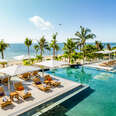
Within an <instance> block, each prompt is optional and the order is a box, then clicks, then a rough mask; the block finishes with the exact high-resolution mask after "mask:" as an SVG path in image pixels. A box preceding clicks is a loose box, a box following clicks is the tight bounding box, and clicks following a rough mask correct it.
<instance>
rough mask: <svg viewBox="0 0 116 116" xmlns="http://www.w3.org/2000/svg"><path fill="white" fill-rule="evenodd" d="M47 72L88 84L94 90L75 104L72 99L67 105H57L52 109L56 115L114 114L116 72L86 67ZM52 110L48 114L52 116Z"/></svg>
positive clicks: (115, 105)
mask: <svg viewBox="0 0 116 116" xmlns="http://www.w3.org/2000/svg"><path fill="white" fill-rule="evenodd" d="M47 73H49V74H52V75H56V76H59V77H62V78H65V79H69V80H72V81H76V82H80V83H84V84H88V85H90V87H91V88H92V89H93V90H94V92H92V93H91V94H90V95H89V96H87V97H86V98H85V99H83V100H82V101H81V102H78V103H77V104H76V100H72V101H71V102H70V103H69V104H67V105H66V104H61V105H60V106H58V107H57V108H56V109H55V110H54V111H53V112H55V115H56V116H116V73H110V72H107V71H102V70H96V69H93V68H88V67H83V68H82V67H80V68H70V67H67V68H59V69H55V70H50V71H47ZM77 100H78V99H77ZM73 104H74V105H73ZM53 112H49V113H48V115H50V116H53V115H54V113H53ZM45 115H46V116H47V114H45Z"/></svg>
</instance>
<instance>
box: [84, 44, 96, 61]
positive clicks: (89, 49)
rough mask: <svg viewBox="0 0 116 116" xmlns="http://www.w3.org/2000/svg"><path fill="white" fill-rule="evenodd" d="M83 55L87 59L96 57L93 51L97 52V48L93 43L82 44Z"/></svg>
mask: <svg viewBox="0 0 116 116" xmlns="http://www.w3.org/2000/svg"><path fill="white" fill-rule="evenodd" d="M83 49H84V51H85V57H86V58H87V59H88V60H89V59H94V58H96V55H95V52H97V48H96V46H95V45H91V44H87V45H85V46H84V48H83Z"/></svg>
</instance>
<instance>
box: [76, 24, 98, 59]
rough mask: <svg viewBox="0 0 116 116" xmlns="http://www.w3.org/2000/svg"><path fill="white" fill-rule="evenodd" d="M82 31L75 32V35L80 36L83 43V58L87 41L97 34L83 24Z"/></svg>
mask: <svg viewBox="0 0 116 116" xmlns="http://www.w3.org/2000/svg"><path fill="white" fill-rule="evenodd" d="M80 29H81V31H80V32H79V31H77V32H76V33H75V35H76V36H77V37H78V39H79V40H80V43H81V45H82V51H83V60H84V57H85V51H84V49H83V48H84V46H85V45H86V41H87V40H89V39H94V38H95V37H96V35H95V34H93V33H91V30H90V29H88V28H84V27H82V26H80Z"/></svg>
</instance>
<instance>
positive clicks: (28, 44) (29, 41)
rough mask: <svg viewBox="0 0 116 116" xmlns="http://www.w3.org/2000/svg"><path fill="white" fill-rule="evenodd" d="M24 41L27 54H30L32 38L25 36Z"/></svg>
mask: <svg viewBox="0 0 116 116" xmlns="http://www.w3.org/2000/svg"><path fill="white" fill-rule="evenodd" d="M24 43H25V45H26V46H27V49H28V55H30V50H29V47H30V46H31V45H32V39H29V38H26V39H25V42H24Z"/></svg>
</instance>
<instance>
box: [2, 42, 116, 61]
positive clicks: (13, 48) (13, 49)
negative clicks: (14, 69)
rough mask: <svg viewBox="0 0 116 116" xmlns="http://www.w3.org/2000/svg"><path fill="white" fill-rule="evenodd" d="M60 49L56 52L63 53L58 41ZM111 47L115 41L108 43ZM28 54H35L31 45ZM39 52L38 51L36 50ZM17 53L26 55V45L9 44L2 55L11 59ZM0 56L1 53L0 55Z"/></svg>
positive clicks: (61, 45) (45, 53)
mask: <svg viewBox="0 0 116 116" xmlns="http://www.w3.org/2000/svg"><path fill="white" fill-rule="evenodd" d="M58 44H59V47H60V50H59V51H58V52H57V54H63V50H62V48H63V46H64V44H63V43H58ZM90 44H94V43H90ZM106 44H107V43H104V45H105V47H106ZM110 45H111V47H114V46H116V43H110ZM30 54H31V55H34V56H35V50H34V48H33V45H32V46H31V47H30ZM38 54H39V52H38ZM52 54H53V50H51V51H50V52H48V51H47V50H45V52H44V56H48V55H52ZM19 55H27V47H26V46H25V45H24V44H23V43H20V44H19V43H18V44H10V47H9V48H7V49H6V50H5V52H4V56H5V59H7V60H12V59H13V58H14V57H15V56H19ZM0 58H1V55H0Z"/></svg>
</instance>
